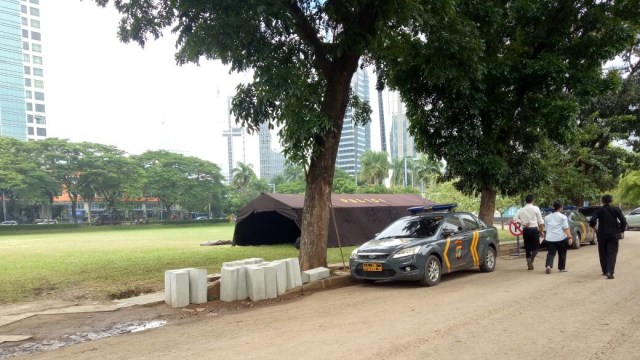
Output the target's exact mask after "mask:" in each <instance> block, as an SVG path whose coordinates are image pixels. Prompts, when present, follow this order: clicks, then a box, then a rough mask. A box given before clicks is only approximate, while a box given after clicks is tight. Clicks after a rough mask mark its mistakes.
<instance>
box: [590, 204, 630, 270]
mask: <svg viewBox="0 0 640 360" xmlns="http://www.w3.org/2000/svg"><path fill="white" fill-rule="evenodd" d="M612 201H613V197H612V196H611V195H608V194H607V195H603V196H602V207H601V208H600V209H597V210H596V211H595V212H594V213H593V216H591V220H589V225H591V227H596V225H597V226H598V227H597V230H598V254H599V255H600V267H601V268H602V275H603V276H606V277H607V279H613V273H614V272H615V269H616V258H617V256H618V239H619V238H620V237H621V236H622V233H623V232H624V230H625V229H626V228H627V220H626V219H625V218H624V216H622V211H621V210H620V208H619V207H612V206H611V202H612Z"/></svg>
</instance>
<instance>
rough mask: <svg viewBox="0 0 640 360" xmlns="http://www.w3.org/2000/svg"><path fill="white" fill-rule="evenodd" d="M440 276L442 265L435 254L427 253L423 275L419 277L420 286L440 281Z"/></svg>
mask: <svg viewBox="0 0 640 360" xmlns="http://www.w3.org/2000/svg"><path fill="white" fill-rule="evenodd" d="M441 276H442V265H441V264H440V260H438V258H437V257H436V256H435V255H429V257H428V258H427V263H426V264H425V269H424V277H423V278H422V279H420V285H422V286H434V285H438V283H439V282H440V277H441Z"/></svg>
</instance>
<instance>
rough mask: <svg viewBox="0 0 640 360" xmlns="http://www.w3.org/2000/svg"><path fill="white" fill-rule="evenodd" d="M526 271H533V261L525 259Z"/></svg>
mask: <svg viewBox="0 0 640 360" xmlns="http://www.w3.org/2000/svg"><path fill="white" fill-rule="evenodd" d="M527 270H533V260H531V259H527Z"/></svg>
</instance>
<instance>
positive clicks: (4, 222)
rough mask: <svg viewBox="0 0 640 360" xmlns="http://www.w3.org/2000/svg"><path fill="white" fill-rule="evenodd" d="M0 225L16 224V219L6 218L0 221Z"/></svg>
mask: <svg viewBox="0 0 640 360" xmlns="http://www.w3.org/2000/svg"><path fill="white" fill-rule="evenodd" d="M0 225H18V222H17V221H13V220H7V221H3V222H1V223H0Z"/></svg>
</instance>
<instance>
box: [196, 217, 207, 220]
mask: <svg viewBox="0 0 640 360" xmlns="http://www.w3.org/2000/svg"><path fill="white" fill-rule="evenodd" d="M196 220H209V218H208V217H206V216H198V217H197V218H196Z"/></svg>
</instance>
